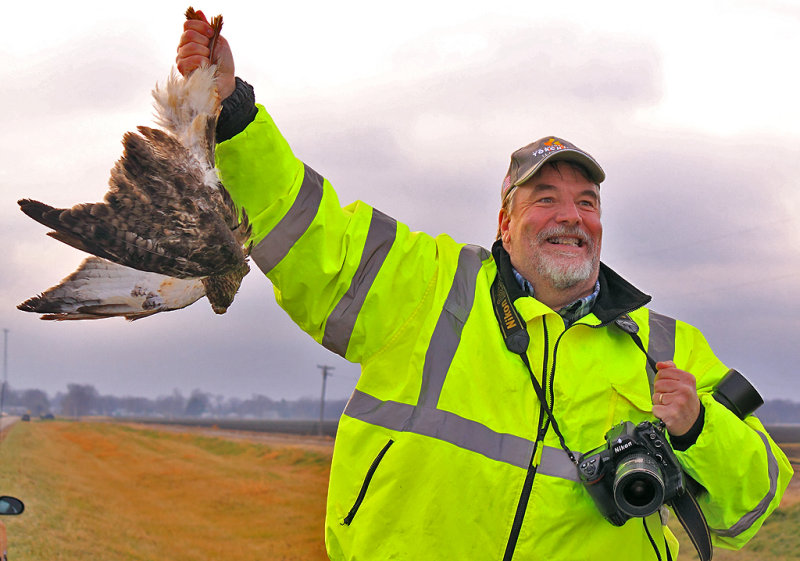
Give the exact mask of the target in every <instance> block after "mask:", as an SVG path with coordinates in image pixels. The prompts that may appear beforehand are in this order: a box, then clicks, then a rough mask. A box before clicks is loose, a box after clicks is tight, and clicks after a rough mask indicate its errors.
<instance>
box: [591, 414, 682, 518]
mask: <svg viewBox="0 0 800 561" xmlns="http://www.w3.org/2000/svg"><path fill="white" fill-rule="evenodd" d="M605 439H606V443H605V444H604V445H603V446H600V447H599V448H595V449H594V450H592V451H590V452H587V453H586V454H583V455H582V456H581V459H580V461H579V462H578V474H579V475H580V478H581V481H582V482H583V485H584V486H585V487H586V490H587V491H589V494H590V495H591V496H592V499H594V502H595V504H596V505H597V508H598V509H599V510H600V513H601V514H602V515H603V516H604V517H605V519H606V520H608V521H609V522H611V523H612V524H614V525H615V526H622V525H623V524H625V522H627V521H628V520H629V519H630V518H633V517H644V516H649V515H650V514H652V513H654V512H655V511H657V510H658V509H659V507H660V506H661V505H662V504H664V503H666V502H669V501H670V500H672V498H673V497H675V496H677V495H679V494H681V493H683V491H684V480H683V469H682V468H681V465H680V464H679V463H678V459H677V458H676V457H675V453H674V452H673V451H672V448H671V447H670V445H669V442H667V438H666V436H665V435H664V432H663V430H662V429H661V428H659V426H658V425H655V424H653V423H651V422H650V421H643V422H641V423H639V424H638V425H634V424H633V423H632V422H630V421H625V422H623V423H620V424H618V425H615V426H614V427H612V428H611V429H610V430H609V431H608V432H607V433H606V435H605Z"/></svg>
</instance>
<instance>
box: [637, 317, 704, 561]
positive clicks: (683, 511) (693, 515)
mask: <svg viewBox="0 0 800 561" xmlns="http://www.w3.org/2000/svg"><path fill="white" fill-rule="evenodd" d="M625 331H626V332H627V333H628V334H629V335H630V336H631V338H632V339H633V341H634V343H636V346H637V347H639V349H640V350H641V351H642V352H643V353H644V355H645V356H646V357H647V364H648V365H649V366H650V368H651V369H652V371H653V373H656V372H658V370H657V369H656V361H655V360H654V359H653V357H651V356H650V354H648V352H647V350H645V348H644V344H642V340H641V339H640V338H639V335H638V334H637V333H636V332H635V331H628V330H625ZM652 383H653V382H652V380H651V381H650V384H651V386H652ZM662 424H663V422H662ZM683 476H684V481H686V489H685V490H684V492H683V493H681V494H680V495H678V496H677V497H675V498H674V499H672V500H671V501H670V502H669V503H668V504H669V506H671V507H672V510H673V512H675V516H677V517H678V520H679V521H680V523H681V526H683V529H684V530H686V533H687V534H688V535H689V539H691V540H692V544H694V548H695V549H696V550H697V554H698V555H699V556H700V561H709V560H710V559H711V556H712V555H713V553H714V549H713V546H712V544H711V531H710V530H709V529H708V522H707V521H706V517H705V515H704V514H703V511H702V509H701V508H700V505H699V504H697V499H696V498H695V496H694V493H693V491H692V489H693V488H694V487H697V486H698V485H697V483H696V482H694V480H693V479H692V478H691V476H689V474H687V473H686V472H684V474H683Z"/></svg>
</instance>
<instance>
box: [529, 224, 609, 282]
mask: <svg viewBox="0 0 800 561" xmlns="http://www.w3.org/2000/svg"><path fill="white" fill-rule="evenodd" d="M573 234H578V235H580V236H581V238H582V239H583V243H585V244H587V245H588V247H589V254H590V255H591V257H590V258H589V259H586V260H584V261H582V262H580V263H563V262H560V261H556V260H555V259H553V258H552V257H551V256H549V255H541V254H536V255H535V257H534V261H535V263H534V265H535V267H536V272H537V273H538V274H539V275H540V276H542V277H544V278H546V279H549V280H550V282H551V283H552V284H553V288H555V289H557V290H566V289H568V288H572V287H573V286H576V285H578V284H580V283H582V282H586V281H587V280H589V278H590V277H591V276H592V274H593V273H594V272H595V270H596V269H597V266H598V261H599V259H600V256H599V255H598V252H597V251H596V248H595V247H594V244H593V242H592V240H590V239H588V237H586V236H585V235H584V234H583V232H582V231H581V230H580V229H579V228H567V227H555V228H550V229H549V230H546V231H543V232H540V233H539V235H538V236H537V238H538V240H537V241H538V242H539V243H546V240H547V239H548V238H551V237H557V236H563V235H573Z"/></svg>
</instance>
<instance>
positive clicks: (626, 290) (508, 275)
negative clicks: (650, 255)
mask: <svg viewBox="0 0 800 561" xmlns="http://www.w3.org/2000/svg"><path fill="white" fill-rule="evenodd" d="M492 256H493V257H494V260H495V263H497V274H498V275H499V276H500V280H502V281H503V284H504V285H505V287H506V290H507V291H508V296H509V298H510V299H511V301H512V302H513V301H515V300H516V299H517V298H522V297H523V296H527V294H526V293H525V292H524V291H523V290H522V288H521V287H520V286H519V283H517V281H516V279H514V273H513V271H512V266H511V257H510V256H509V255H508V252H507V251H506V250H505V248H504V247H503V243H502V241H500V240H497V241H496V242H494V245H493V246H492ZM598 280H599V281H600V294H598V295H597V300H596V301H595V303H594V307H592V313H593V314H594V315H595V316H596V317H597V319H599V320H600V322H601V323H603V324H606V323H611V322H612V321H614V320H615V319H617V318H619V317H620V316H623V315H625V314H628V313H630V312H632V311H634V310H636V309H638V308H641V307H642V306H644V305H646V304H647V303H648V302H650V300H651V297H650V296H649V295H647V294H645V293H644V292H642V291H640V290H639V289H638V288H636V287H635V286H633V285H632V284H631V283H629V282H628V281H626V280H625V279H623V278H622V277H621V276H619V275H618V274H617V273H616V272H614V271H613V270H612V269H611V267H608V266H607V265H606V264H605V263H602V262H601V263H600V274H599V279H598Z"/></svg>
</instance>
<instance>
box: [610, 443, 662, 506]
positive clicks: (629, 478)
mask: <svg viewBox="0 0 800 561" xmlns="http://www.w3.org/2000/svg"><path fill="white" fill-rule="evenodd" d="M664 492H665V490H664V480H663V478H662V475H661V468H660V467H659V466H658V463H657V462H656V461H655V460H653V459H652V458H651V457H650V456H647V455H644V454H641V455H640V454H634V455H631V456H628V457H627V458H625V459H624V460H623V461H621V462H620V463H619V464H618V465H617V472H616V475H615V476H614V501H615V502H616V503H617V507H618V508H619V509H620V510H621V511H622V512H624V513H625V514H627V515H628V516H648V515H650V514H652V513H654V512H655V511H656V510H658V507H660V506H661V504H662V503H663V502H664Z"/></svg>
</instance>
